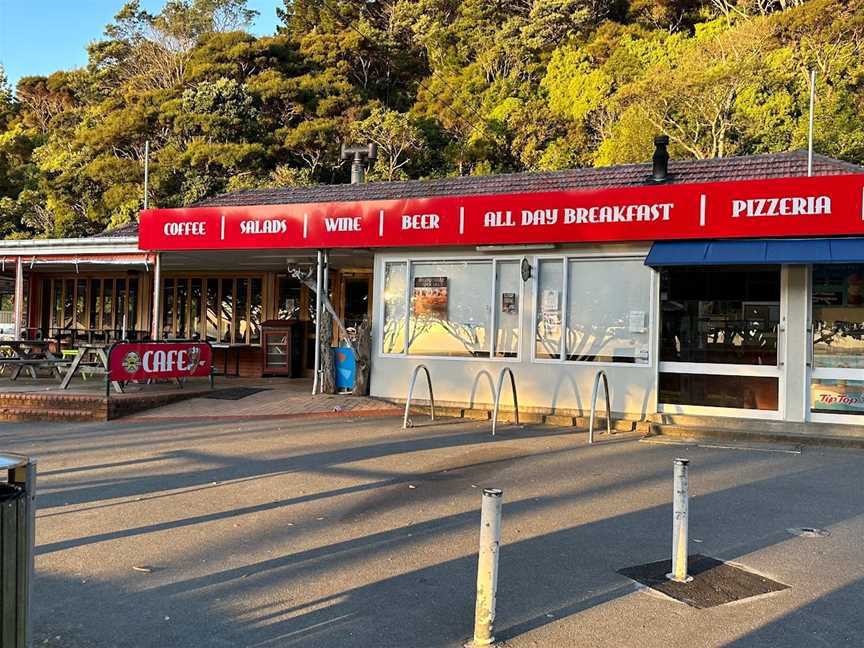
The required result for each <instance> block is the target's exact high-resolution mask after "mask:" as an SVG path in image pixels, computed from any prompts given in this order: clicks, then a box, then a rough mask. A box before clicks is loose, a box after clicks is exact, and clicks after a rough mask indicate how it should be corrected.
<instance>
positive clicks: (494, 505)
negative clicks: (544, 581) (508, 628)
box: [466, 488, 503, 648]
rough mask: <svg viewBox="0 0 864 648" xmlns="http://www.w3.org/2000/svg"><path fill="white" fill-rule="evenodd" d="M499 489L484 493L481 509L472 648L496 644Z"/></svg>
mask: <svg viewBox="0 0 864 648" xmlns="http://www.w3.org/2000/svg"><path fill="white" fill-rule="evenodd" d="M502 494H503V491H501V490H500V489H498V488H484V489H483V503H482V505H481V507H480V552H479V555H478V559H477V605H476V607H475V610H474V640H473V641H472V642H471V643H468V644H466V646H467V647H469V648H474V647H476V646H490V645H492V644H493V643H494V642H495V637H493V636H492V626H493V624H494V623H495V594H496V592H497V590H498V548H499V546H500V544H501V496H502Z"/></svg>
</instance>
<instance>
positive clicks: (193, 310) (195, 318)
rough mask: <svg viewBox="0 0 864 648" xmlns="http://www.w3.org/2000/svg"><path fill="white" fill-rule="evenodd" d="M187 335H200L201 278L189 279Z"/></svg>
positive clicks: (193, 336)
mask: <svg viewBox="0 0 864 648" xmlns="http://www.w3.org/2000/svg"><path fill="white" fill-rule="evenodd" d="M189 337H190V338H194V339H196V340H197V339H200V337H201V279H190V280H189Z"/></svg>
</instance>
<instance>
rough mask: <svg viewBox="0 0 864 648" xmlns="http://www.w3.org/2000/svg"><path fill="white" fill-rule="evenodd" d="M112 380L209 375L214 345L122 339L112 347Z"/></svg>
mask: <svg viewBox="0 0 864 648" xmlns="http://www.w3.org/2000/svg"><path fill="white" fill-rule="evenodd" d="M108 367H109V369H110V372H111V380H113V381H131V380H166V379H173V378H195V377H199V378H200V377H204V378H206V377H209V376H210V373H211V370H212V368H213V349H212V347H211V346H210V345H209V344H208V343H206V342H123V343H121V344H115V345H114V346H112V347H111V350H110V352H109V355H108Z"/></svg>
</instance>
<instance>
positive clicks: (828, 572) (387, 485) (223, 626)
mask: <svg viewBox="0 0 864 648" xmlns="http://www.w3.org/2000/svg"><path fill="white" fill-rule="evenodd" d="M419 423H421V422H420V421H418V424H419ZM399 424H400V421H399V420H398V419H397V418H395V417H386V418H339V419H332V418H330V419H315V418H309V419H291V420H285V421H252V422H248V423H237V422H232V423H227V424H214V422H213V421H205V422H194V421H182V422H177V421H174V422H172V421H152V422H144V421H138V422H131V423H124V422H123V421H122V420H121V421H115V422H112V423H103V424H77V425H69V424H66V425H62V424H46V423H38V424H37V423H34V424H21V423H15V424H12V423H9V424H3V425H2V427H0V448H2V449H4V450H8V451H17V452H22V453H25V454H33V455H35V456H37V457H38V459H39V471H40V475H39V497H38V503H39V511H38V533H37V545H38V546H37V561H36V568H37V580H36V588H35V599H34V600H35V608H34V615H35V638H36V642H35V645H37V646H63V647H66V648H91V647H92V648H97V647H98V648H109V647H113V646H124V647H125V646H142V647H149V646H153V647H156V646H160V647H163V646H170V647H184V648H186V647H189V648H197V647H202V648H203V647H205V646H206V647H218V646H248V647H261V646H300V647H304V648H329V647H331V646H332V647H334V648H336V647H338V648H348V647H357V648H360V647H363V648H385V647H393V648H396V647H399V648H405V647H413V648H425V647H429V648H432V647H436V648H437V647H456V646H460V645H461V643H462V642H463V641H464V640H465V639H466V638H468V636H469V635H470V633H471V628H472V618H473V608H474V598H473V596H474V583H475V578H476V550H477V532H478V523H479V504H480V489H481V488H482V487H483V486H495V487H499V488H502V489H503V490H504V514H503V515H504V521H503V537H502V540H503V547H502V550H501V563H500V581H499V590H498V618H497V621H496V636H497V637H498V639H500V640H501V642H502V644H503V645H505V646H508V647H511V648H522V647H526V646H554V647H566V646H609V647H612V646H615V647H621V646H640V647H643V646H644V647H654V646H656V647H661V646H663V647H666V646H681V647H682V648H683V647H685V646H686V647H688V648H692V647H701V646H730V647H735V648H744V647H754V646H784V647H790V648H794V647H798V646H800V647H804V646H807V647H808V648H810V647H812V646H832V647H836V646H861V645H862V644H864V639H862V635H864V618H862V616H861V615H860V609H861V605H862V603H864V542H862V538H864V515H862V513H864V453H862V452H860V451H853V450H819V449H807V450H805V451H804V452H803V453H802V454H792V453H787V452H774V451H766V450H767V449H766V448H760V449H759V450H744V449H718V448H700V447H683V446H669V445H659V444H647V443H640V442H638V441H637V440H636V438H635V437H630V436H617V437H615V438H613V439H611V440H608V441H604V442H603V443H600V444H597V445H594V446H588V445H586V443H585V435H584V434H573V433H571V432H568V431H567V430H562V429H556V428H534V429H530V428H529V429H517V428H514V427H512V426H505V427H504V428H503V429H501V431H500V433H499V436H498V437H497V438H496V439H495V440H494V441H492V440H491V439H490V437H489V434H488V428H489V426H488V423H478V422H463V421H456V422H452V421H451V422H448V421H444V422H436V423H435V424H428V425H418V427H415V428H413V429H409V430H401V429H400V428H399ZM679 455H683V456H686V457H688V458H689V459H690V460H691V475H690V488H691V496H692V500H691V511H690V516H691V517H690V530H691V538H692V545H691V547H692V549H693V550H694V551H698V552H699V553H702V554H706V555H709V556H712V557H714V558H718V559H721V560H726V561H733V562H735V563H738V564H741V565H743V566H745V567H746V568H748V569H750V570H753V571H756V572H759V573H761V574H764V575H766V576H769V577H770V578H772V579H774V580H776V581H778V582H780V583H783V584H786V585H789V589H787V590H784V591H781V592H777V593H774V594H770V595H767V596H763V597H759V598H755V599H747V600H744V601H741V602H737V603H733V604H729V605H723V606H720V607H715V608H710V609H703V610H699V609H695V608H691V607H689V606H687V605H684V604H682V603H679V602H675V601H672V600H670V599H667V598H664V597H662V596H661V595H658V594H653V593H649V592H646V591H639V590H638V588H637V587H636V586H635V584H634V583H633V582H632V581H630V580H629V579H627V578H625V577H623V576H621V575H619V574H618V573H617V570H619V569H621V568H624V567H628V566H631V565H636V564H640V563H645V562H650V561H654V560H660V559H663V558H667V557H668V555H669V551H670V543H671V508H670V506H671V504H670V503H671V491H672V484H671V476H672V459H673V458H674V457H676V456H679ZM793 527H818V528H824V529H827V530H828V531H830V535H829V536H827V537H821V538H803V537H797V536H794V535H792V534H790V533H789V532H788V531H787V529H789V528H793Z"/></svg>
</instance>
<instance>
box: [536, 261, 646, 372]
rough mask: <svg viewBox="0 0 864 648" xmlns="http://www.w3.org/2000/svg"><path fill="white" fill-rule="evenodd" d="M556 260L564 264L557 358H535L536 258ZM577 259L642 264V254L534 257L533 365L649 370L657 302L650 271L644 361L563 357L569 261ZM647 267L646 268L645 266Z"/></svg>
mask: <svg viewBox="0 0 864 648" xmlns="http://www.w3.org/2000/svg"><path fill="white" fill-rule="evenodd" d="M546 260H552V261H560V262H562V263H563V264H564V276H563V278H562V282H561V284H562V285H561V349H560V350H559V357H557V358H538V357H537V315H538V310H539V303H540V295H539V290H540V272H539V268H540V261H546ZM572 261H577V262H579V263H603V262H609V261H640V262H642V263H643V264H644V262H645V255H644V254H610V255H591V256H582V255H572V254H549V255H546V254H544V255H537V256H535V257H534V272H533V273H532V275H533V277H532V284H531V285H532V287H533V292H534V303H533V304H532V307H531V362H532V363H537V364H554V365H565V366H568V367H569V366H574V367H601V368H603V367H618V368H623V369H631V368H640V369H652V368H653V367H654V363H655V356H656V349H655V343H654V339H655V337H656V333H655V331H656V326H655V321H656V311H657V309H656V305H657V303H658V301H657V300H658V292H659V284H658V281H659V274H658V273H657V272H654V271H651V281H650V290H649V295H648V309H647V311H646V314H647V316H648V330H647V332H646V334H647V336H648V341H647V342H646V346H647V347H648V362H608V361H605V360H603V361H596V360H567V337H566V331H567V310H568V305H569V300H570V294H569V293H570V286H569V276H570V271H569V268H570V263H571V262H572ZM649 270H650V268H649Z"/></svg>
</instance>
